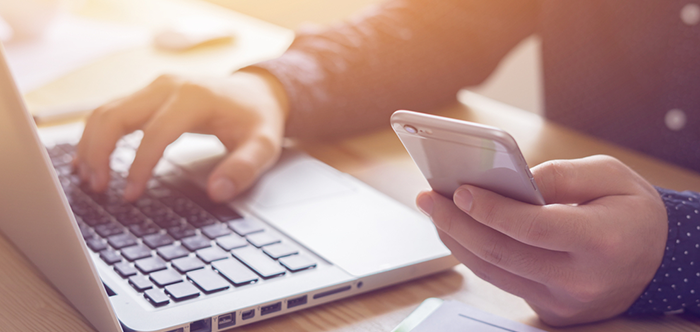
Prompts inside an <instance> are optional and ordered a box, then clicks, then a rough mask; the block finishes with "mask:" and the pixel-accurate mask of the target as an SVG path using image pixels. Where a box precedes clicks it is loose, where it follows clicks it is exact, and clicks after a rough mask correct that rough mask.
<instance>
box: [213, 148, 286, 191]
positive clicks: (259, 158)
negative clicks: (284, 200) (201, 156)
mask: <svg viewBox="0 0 700 332" xmlns="http://www.w3.org/2000/svg"><path fill="white" fill-rule="evenodd" d="M280 152H281V144H280V143H277V142H276V141H275V140H274V139H271V138H269V137H267V136H254V137H251V138H250V139H248V140H247V141H244V142H243V143H242V144H240V145H239V146H238V147H237V148H236V149H235V150H234V151H233V152H231V153H230V154H229V155H228V156H227V157H226V158H225V159H224V160H223V161H222V162H220V163H219V165H217V166H216V168H215V169H214V171H212V173H211V174H210V175H209V180H208V183H207V191H208V193H209V197H210V198H211V199H212V200H213V201H216V202H225V201H228V200H231V199H232V198H233V197H234V196H236V195H238V194H239V193H241V192H243V191H245V190H246V189H248V187H250V186H251V185H252V184H253V183H254V182H255V180H257V178H258V177H259V176H260V175H261V174H262V173H263V172H265V171H266V170H267V169H268V168H270V166H272V165H273V164H274V163H275V162H276V161H277V159H278V158H279V155H280Z"/></svg>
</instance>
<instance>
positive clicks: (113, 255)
mask: <svg viewBox="0 0 700 332" xmlns="http://www.w3.org/2000/svg"><path fill="white" fill-rule="evenodd" d="M100 258H102V260H103V261H105V263H107V264H108V265H112V264H114V263H118V262H121V261H122V256H120V255H119V254H118V253H117V252H116V251H114V250H112V249H105V250H102V251H100Z"/></svg>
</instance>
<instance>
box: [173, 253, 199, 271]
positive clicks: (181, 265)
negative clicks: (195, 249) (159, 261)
mask: <svg viewBox="0 0 700 332" xmlns="http://www.w3.org/2000/svg"><path fill="white" fill-rule="evenodd" d="M171 263H172V266H173V267H174V268H175V269H176V270H178V271H180V273H187V272H190V271H194V270H198V269H201V268H203V267H204V266H205V265H204V262H202V261H201V260H200V259H199V258H197V257H190V256H188V257H182V258H178V259H174V260H173V261H172V262H171Z"/></svg>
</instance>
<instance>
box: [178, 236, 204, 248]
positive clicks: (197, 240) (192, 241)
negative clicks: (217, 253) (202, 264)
mask: <svg viewBox="0 0 700 332" xmlns="http://www.w3.org/2000/svg"><path fill="white" fill-rule="evenodd" d="M180 243H182V246H183V247H185V248H187V249H188V250H189V251H195V250H199V249H202V248H207V247H211V240H209V239H208V238H206V237H204V236H201V235H195V236H190V237H188V238H184V239H182V240H180Z"/></svg>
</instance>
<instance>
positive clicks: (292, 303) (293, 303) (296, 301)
mask: <svg viewBox="0 0 700 332" xmlns="http://www.w3.org/2000/svg"><path fill="white" fill-rule="evenodd" d="M307 301H308V297H307V296H306V295H304V296H299V297H295V298H293V299H289V300H287V309H290V308H294V307H298V306H300V305H304V304H306V302H307Z"/></svg>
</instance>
